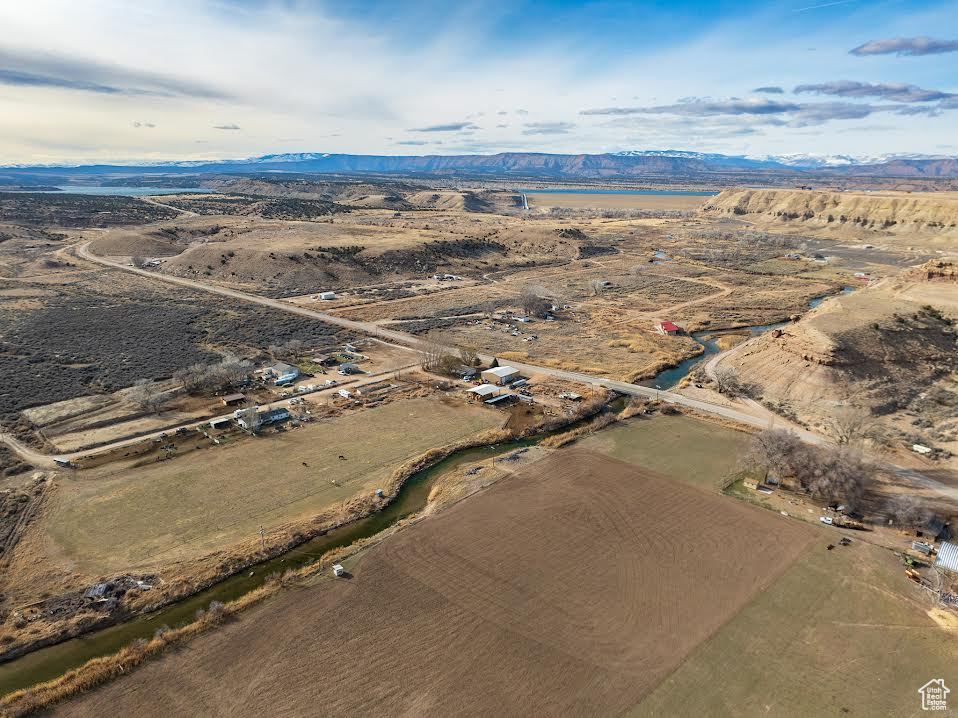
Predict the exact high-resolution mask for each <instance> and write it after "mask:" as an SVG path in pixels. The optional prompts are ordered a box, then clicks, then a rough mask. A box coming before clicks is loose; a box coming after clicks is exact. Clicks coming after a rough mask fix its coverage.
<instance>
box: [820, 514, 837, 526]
mask: <svg viewBox="0 0 958 718" xmlns="http://www.w3.org/2000/svg"><path fill="white" fill-rule="evenodd" d="M818 520H819V521H821V522H822V523H823V524H825V525H826V526H831V525H832V524H833V523H835V522H834V521H832V517H831V516H819V517H818Z"/></svg>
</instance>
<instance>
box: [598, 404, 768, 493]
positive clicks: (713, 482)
mask: <svg viewBox="0 0 958 718" xmlns="http://www.w3.org/2000/svg"><path fill="white" fill-rule="evenodd" d="M749 442H750V437H749V435H748V434H746V433H744V432H741V431H737V430H735V429H731V428H728V427H725V426H722V425H721V424H716V423H713V422H710V421H701V420H698V419H693V418H691V417H688V416H685V415H683V414H673V415H668V414H663V415H656V416H655V417H653V418H644V417H636V418H633V419H629V420H627V421H626V422H623V423H620V424H617V425H616V426H612V427H609V428H608V429H605V430H603V431H601V432H598V433H596V434H593V435H591V436H589V437H587V438H586V439H584V440H582V441H581V442H579V445H580V446H581V447H582V448H583V449H588V450H590V451H595V452H598V453H600V454H605V455H606V456H611V457H612V458H615V459H619V460H620V461H626V462H628V463H630V464H634V465H635V466H639V467H642V468H645V469H649V470H651V471H657V472H659V473H661V474H665V475H666V476H671V477H673V478H675V479H679V480H680V481H683V482H685V483H688V484H691V485H693V486H698V487H701V488H704V489H717V488H718V487H719V486H720V485H721V484H722V482H723V480H725V479H727V478H728V477H729V476H731V475H732V474H734V473H736V472H738V471H739V470H741V459H742V457H743V456H744V455H745V453H746V451H747V450H748V446H749Z"/></svg>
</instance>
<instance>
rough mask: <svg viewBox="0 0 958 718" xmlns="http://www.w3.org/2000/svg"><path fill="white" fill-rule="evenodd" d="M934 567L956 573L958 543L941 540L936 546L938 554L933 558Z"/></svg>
mask: <svg viewBox="0 0 958 718" xmlns="http://www.w3.org/2000/svg"><path fill="white" fill-rule="evenodd" d="M935 568H943V569H945V570H946V571H951V572H952V573H958V544H953V543H948V542H947V541H942V543H941V546H939V547H938V556H937V557H936V558H935Z"/></svg>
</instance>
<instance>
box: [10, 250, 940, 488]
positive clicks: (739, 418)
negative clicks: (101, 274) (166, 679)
mask: <svg viewBox="0 0 958 718" xmlns="http://www.w3.org/2000/svg"><path fill="white" fill-rule="evenodd" d="M76 252H77V255H78V256H79V257H81V258H83V259H86V260H89V261H91V262H95V263H97V264H101V265H103V266H106V267H111V268H113V269H121V270H123V271H124V272H132V273H133V274H139V275H141V276H143V277H147V278H149V279H154V280H157V281H161V282H167V283H169V284H178V285H180V286H183V287H188V288H190V289H196V290H200V291H203V292H210V293H212V294H218V295H220V296H224V297H229V298H231V299H237V300H239V301H242V302H249V303H252V304H260V305H263V306H266V307H270V308H272V309H278V310H280V311H283V312H289V313H290V314H298V315H299V316H303V317H309V318H311V319H316V320H319V321H321V322H326V323H327V324H332V325H334V326H339V327H343V328H344V329H350V330H352V331H354V332H357V333H359V334H365V335H367V336H372V337H376V338H378V339H380V340H382V341H384V342H385V343H387V344H392V345H395V346H398V347H401V348H405V349H410V350H413V351H419V350H420V349H421V348H422V347H423V346H424V345H425V342H424V341H423V340H422V339H419V338H418V337H415V336H412V335H410V334H406V333H405V332H399V331H396V330H393V329H386V328H385V327H381V326H378V325H376V324H373V323H371V322H360V321H355V320H352V319H345V318H343V317H337V316H334V315H331V314H327V313H326V312H319V311H316V310H313V309H307V308H305V307H300V306H296V305H294V304H290V303H288V302H284V301H281V300H279V299H270V298H269V297H261V296H258V295H256V294H249V293H248V292H241V291H239V290H236V289H228V288H226V287H219V286H215V285H212V284H204V283H203V282H198V281H196V280H193V279H186V278H184V277H175V276H171V275H168V274H160V273H158V272H150V271H147V270H145V269H138V268H137V267H133V266H130V265H128V264H124V263H122V262H118V261H116V260H112V259H107V258H105V257H101V256H98V255H96V254H93V253H92V252H91V251H90V243H89V242H86V243H83V244H79V245H77V247H76ZM739 346H742V345H739ZM479 356H480V359H482V360H483V361H491V359H492V357H491V356H488V355H481V354H480V355H479ZM718 356H719V357H721V356H723V355H721V354H720V355H718ZM717 359H718V357H716V359H713V360H712V361H713V362H716V361H717ZM509 364H510V366H514V367H515V368H516V369H519V370H520V371H525V372H529V373H532V374H544V375H547V376H552V377H555V378H557V379H565V380H566V381H572V382H576V383H579V384H587V385H589V386H599V387H603V388H606V389H611V390H613V391H617V392H619V393H621V394H625V395H627V396H639V397H644V398H649V399H659V400H661V401H665V402H668V403H670V404H675V405H677V406H684V407H687V408H689V409H694V410H695V411H701V412H704V413H706V414H712V415H713V416H720V417H722V418H725V419H730V420H731V421H735V422H738V423H740V424H745V425H747V426H754V427H757V428H760V429H764V428H767V427H769V426H770V425H771V420H772V415H771V414H769V416H767V417H764V416H754V415H752V414H748V413H745V412H743V411H739V410H738V409H734V408H731V407H727V406H721V405H719V404H713V403H711V402H707V401H702V400H699V399H693V398H691V397H687V396H682V395H681V394H675V393H672V392H669V391H661V390H659V389H652V388H649V387H645V386H639V385H638V384H630V383H628V382H624V381H616V380H614V379H605V378H602V377H596V376H591V375H589V374H583V373H581V372H574V371H566V370H564V369H555V368H553V367H546V366H539V365H537V364H528V363H525V362H515V361H510V362H509ZM795 433H796V434H797V435H798V436H799V438H800V439H802V441H804V442H806V443H809V444H814V445H818V446H825V445H828V444H831V443H832V441H831V440H830V439H828V438H826V437H824V436H821V435H819V434H815V433H813V432H811V431H807V430H806V429H802V428H799V427H796V428H795ZM0 440H2V441H5V442H6V443H7V445H8V446H10V448H11V449H13V450H14V451H16V452H17V453H18V454H20V456H21V457H23V458H24V459H26V460H28V461H31V463H32V462H33V459H31V458H28V455H27V454H24V453H21V451H20V450H19V449H18V447H17V445H16V444H13V443H11V442H10V441H7V440H6V439H5V438H4V437H3V435H0ZM112 446H113V445H109V446H107V447H101V448H104V449H106V448H112ZM34 456H35V457H36V458H40V457H42V455H38V454H35V452H34ZM42 458H43V459H44V461H45V462H49V463H52V457H42ZM871 458H872V459H873V460H874V461H875V463H876V464H879V465H881V466H885V467H887V468H888V469H889V470H891V471H893V472H894V473H895V474H897V475H899V476H901V477H902V478H905V479H908V480H911V481H915V482H916V483H919V484H921V485H922V486H925V487H927V488H929V489H932V490H934V491H937V492H938V493H940V494H942V495H944V496H947V497H948V498H950V499H952V500H955V501H958V489H956V488H953V487H950V486H947V485H945V484H942V483H940V482H938V481H935V480H934V479H930V478H928V477H926V476H924V475H923V474H921V473H919V472H917V471H915V470H913V469H907V468H905V467H900V466H896V465H893V464H889V463H888V462H887V461H885V460H884V459H880V458H878V457H871ZM44 465H47V464H46V463H45V464H44Z"/></svg>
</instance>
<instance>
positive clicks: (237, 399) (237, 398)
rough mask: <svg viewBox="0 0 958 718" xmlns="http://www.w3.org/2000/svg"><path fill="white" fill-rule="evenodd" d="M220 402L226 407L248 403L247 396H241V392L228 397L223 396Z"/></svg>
mask: <svg viewBox="0 0 958 718" xmlns="http://www.w3.org/2000/svg"><path fill="white" fill-rule="evenodd" d="M220 401H222V402H223V405H224V406H236V405H237V404H242V403H243V402H244V401H246V395H245V394H240V393H239V392H237V393H235V394H227V395H226V396H221V397H220Z"/></svg>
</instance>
